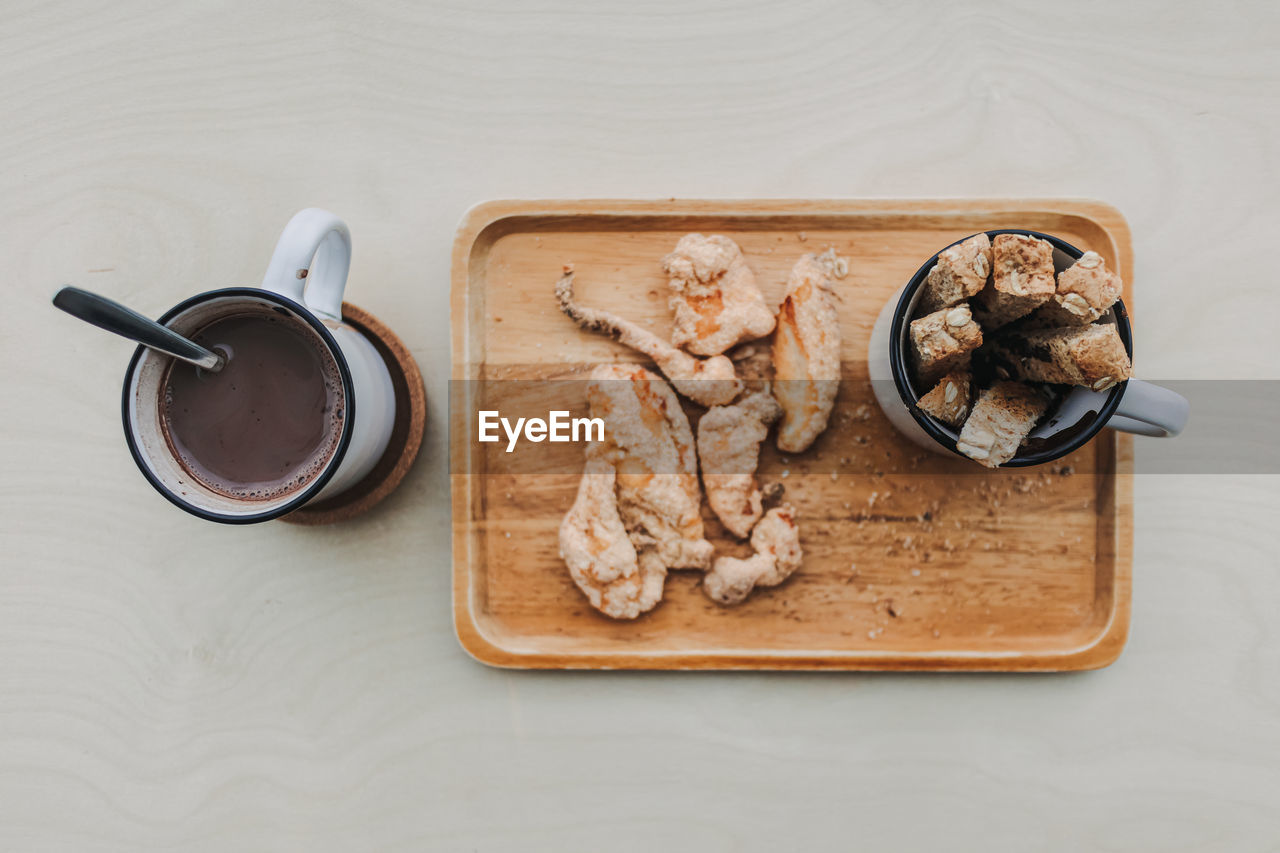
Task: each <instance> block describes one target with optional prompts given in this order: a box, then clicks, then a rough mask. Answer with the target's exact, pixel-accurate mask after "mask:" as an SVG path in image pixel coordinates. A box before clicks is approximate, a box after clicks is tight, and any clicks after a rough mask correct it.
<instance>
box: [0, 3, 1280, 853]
mask: <svg viewBox="0 0 1280 853" xmlns="http://www.w3.org/2000/svg"><path fill="white" fill-rule="evenodd" d="M3 21H4V25H3V27H0V81H2V83H0V117H2V119H3V120H2V121H0V164H2V168H0V199H3V204H2V205H0V259H3V263H4V281H3V285H2V286H3V288H4V290H3V292H4V296H5V306H6V309H7V310H6V312H5V317H4V321H3V331H2V332H0V357H2V362H0V363H2V364H3V379H2V380H0V382H2V383H3V386H2V387H3V418H2V421H0V422H2V423H3V426H2V427H0V429H2V430H3V432H2V433H0V472H2V477H0V537H2V539H0V850H5V851H9V850H12V851H44V850H51V851H53V850H56V851H62V850H69V851H71V850H73V851H98V850H152V849H164V850H211V851H213V850H217V851H226V850H235V851H252V850H307V851H317V850H344V851H345V850H371V851H372V850H378V851H391V850H396V851H411V850H412V851H418V850H483V851H491V850H553V851H569V850H592V851H594V850H636V851H648V850H654V849H670V850H684V849H691V850H726V851H728V850H744V849H767V850H777V849H782V850H787V849H810V850H821V849H851V848H856V849H868V850H894V849H903V850H938V849H974V850H983V851H991V850H1011V851H1025V850H1036V849H1062V850H1084V849H1099V850H1107V851H1147V850H1155V849H1160V850H1215V851H1217V850H1267V849H1275V845H1276V844H1277V843H1278V841H1280V809H1278V808H1277V805H1278V804H1280V616H1277V602H1280V571H1277V569H1278V568H1280V566H1278V563H1280V560H1278V559H1277V553H1280V533H1278V530H1280V525H1277V522H1276V518H1277V516H1278V515H1280V482H1278V480H1280V478H1278V477H1277V476H1275V475H1269V476H1264V475H1254V476H1210V475H1187V476H1172V475H1161V476H1154V475H1152V476H1142V477H1139V478H1138V482H1137V484H1136V490H1135V492H1136V555H1135V572H1134V574H1135V584H1134V597H1133V626H1132V633H1131V637H1130V640H1129V645H1128V648H1127V650H1126V651H1125V653H1124V654H1123V655H1122V656H1121V658H1120V660H1119V661H1118V662H1117V663H1116V664H1115V665H1113V666H1112V667H1110V668H1108V669H1105V670H1102V671H1099V672H1093V673H1085V674H1079V675H1069V676H1066V675H1047V676H996V675H979V676H954V675H953V676H936V675H935V676H930V675H888V676H886V675H862V676H859V675H852V676H851V675H835V676H832V675H826V676H817V675H804V674H798V675H796V674H792V675H777V674H773V675H771V674H750V673H746V674H718V675H717V674H698V675H687V674H686V675H681V674H661V675H660V674H621V673H615V674H589V673H569V674H566V673H523V672H505V671H499V670H493V669H488V668H485V667H483V666H481V665H479V664H477V663H475V662H473V661H472V660H470V659H469V658H468V657H467V656H466V655H465V654H464V653H463V652H462V651H461V649H460V648H459V646H458V644H457V642H456V641H455V638H454V635H453V626H452V624H451V620H450V610H449V573H450V565H449V517H448V506H449V503H448V481H447V471H448V463H447V459H446V456H445V453H444V448H445V446H446V445H445V438H446V437H445V435H444V424H445V414H446V412H445V399H446V388H447V376H448V352H449V348H448V340H449V334H448V307H447V301H448V275H449V251H450V243H451V240H452V237H453V231H454V227H455V225H456V223H457V222H458V220H459V218H460V216H461V214H462V213H463V212H464V211H465V210H466V209H467V208H468V207H469V206H470V205H472V204H474V203H476V202H478V201H481V200H484V199H487V198H494V197H512V198H522V197H524V198H536V197H667V196H680V197H690V198H696V197H707V198H714V197H771V196H772V197H866V196H889V197H929V196H960V197H964V196H1016V197H1054V196H1081V197H1092V198H1098V199H1101V200H1104V201H1107V202H1110V203H1112V204H1114V205H1116V206H1117V207H1118V208H1119V209H1120V210H1121V211H1122V212H1123V213H1124V214H1125V215H1126V216H1127V217H1128V220H1129V223H1130V225H1131V227H1132V230H1133V236H1134V248H1135V256H1136V267H1137V272H1136V281H1135V291H1136V310H1135V312H1134V313H1135V336H1136V344H1137V349H1138V352H1139V357H1138V359H1137V368H1138V372H1139V374H1140V375H1141V376H1143V377H1145V378H1150V379H1156V380H1159V379H1170V378H1176V379H1193V378H1215V379H1221V378H1237V379H1238V378H1254V379H1277V378H1280V359H1277V356H1276V344H1275V341H1276V337H1277V336H1276V332H1275V317H1276V316H1278V315H1280V288H1277V286H1276V282H1275V273H1274V270H1273V267H1274V262H1273V259H1272V255H1273V252H1274V248H1275V245H1276V235H1277V233H1280V206H1278V205H1277V202H1276V197H1277V189H1278V188H1280V181H1278V180H1277V176H1278V173H1280V167H1278V166H1277V163H1278V162H1280V50H1278V49H1277V44H1280V6H1277V5H1276V4H1274V3H1266V2H1247V3H1233V4H1228V5H1220V4H1198V5H1184V4H1160V3H1131V4H1119V3H1110V2H1104V3H1095V4H1087V5H1084V6H1075V5H1070V4H1065V5H1064V4H1052V5H1050V4H1041V5H1036V4H1026V5H1015V4H1004V3H1001V4H991V5H978V4H972V3H951V4H945V5H944V4H937V5H936V6H933V7H928V6H925V5H923V4H921V5H919V6H908V5H906V4H892V3H839V2H826V3H817V2H794V3H760V2H745V0H723V2H718V3H714V4H699V3H690V2H658V3H653V4H645V3H613V2H606V3H592V4H572V3H567V2H558V3H554V4H531V3H516V2H507V3H500V2H483V3H448V4H426V3H411V2H379V3H360V4H356V3H341V2H328V0H322V2H317V3H312V4H306V5H294V4H277V3H265V4H264V3H258V4H250V3H242V4H238V3H212V2H211V3H190V4H186V3H171V4H165V3H143V2H134V0H127V1H125V0H122V2H115V3H88V2H72V3H62V4H51V3H39V2H10V3H6V4H5V6H4V9H3ZM312 205H314V206H320V207H325V208H329V209H331V210H334V211H336V212H338V213H339V214H340V215H342V216H343V217H344V218H345V219H346V220H347V221H348V222H349V223H350V225H351V228H352V231H353V234H354V240H355V259H354V263H353V267H352V271H351V284H350V289H349V291H348V294H349V299H350V300H351V301H352V302H354V303H356V304H358V305H360V306H362V307H364V308H367V309H368V310H370V311H372V312H373V313H375V314H376V315H377V316H379V317H381V318H383V319H384V320H387V321H388V322H389V323H391V324H392V325H393V326H394V327H395V328H396V329H397V330H398V332H399V333H400V335H401V336H402V337H403V338H404V340H405V341H406V342H407V343H408V344H409V346H410V347H411V348H412V350H413V353H414V355H415V356H416V358H417V359H418V361H419V363H420V365H421V366H422V370H423V373H424V374H425V376H426V381H427V390H428V394H429V398H430V406H431V410H430V421H429V427H428V435H427V440H426V444H425V446H424V452H423V458H422V459H421V460H420V461H419V464H418V465H417V466H416V468H415V469H414V471H413V472H411V474H410V476H409V478H408V479H407V480H406V481H405V483H404V485H403V487H402V488H401V489H400V491H399V492H398V493H397V494H395V495H394V496H393V497H392V498H391V499H390V500H389V501H388V502H387V503H386V504H385V505H384V506H383V507H382V508H381V509H380V510H379V511H377V512H376V513H373V514H371V515H369V516H367V517H365V518H362V519H360V520H358V521H355V522H352V523H349V524H345V525H342V526H338V527H333V528H327V529H301V528H297V527H293V526H289V525H285V524H281V523H271V524H266V525H260V526H256V527H252V528H247V529H237V528H228V527H221V526H217V525H212V524H207V523H202V522H200V521H197V520H196V519H194V518H191V517H188V516H186V515H184V514H182V513H181V512H179V511H177V510H176V509H174V508H172V507H170V506H169V505H168V504H167V503H166V502H164V501H163V499H161V498H160V497H159V496H158V495H157V494H156V493H155V492H154V491H153V490H152V489H151V487H150V486H149V485H147V483H146V482H145V481H144V480H143V478H142V477H141V476H140V475H139V474H138V472H137V470H136V469H135V467H134V464H133V462H132V460H131V459H130V457H129V454H128V452H127V450H126V449H125V446H124V443H123V439H122V436H121V429H120V423H119V420H120V418H119V395H120V386H119V382H120V380H121V377H122V374H123V371H124V367H125V363H126V361H127V359H128V356H129V353H130V351H131V350H130V346H129V345H128V344H127V343H125V342H123V341H121V340H119V339H115V338H112V337H110V336H108V335H105V334H103V333H100V332H96V331H94V330H91V329H89V328H88V327H85V326H82V325H80V324H77V323H76V322H75V321H74V320H71V319H70V318H68V317H66V316H64V315H61V314H59V313H58V312H56V311H55V310H54V309H52V308H51V307H50V306H49V304H48V301H49V297H50V296H51V294H52V293H53V291H54V289H55V288H56V287H57V286H58V285H60V284H63V283H76V284H79V285H81V286H83V287H87V288H90V289H93V290H98V291H101V292H104V293H106V294H108V295H111V296H114V297H116V298H119V299H121V300H122V301H124V302H126V303H128V304H130V305H133V306H135V307H137V308H139V309H140V310H143V311H145V312H147V313H150V314H152V315H158V314H159V313H161V312H162V311H163V310H165V309H166V308H168V307H169V306H171V305H172V304H174V303H176V302H178V301H179V300H181V299H182V298H184V297H186V296H188V295H190V294H192V293H194V292H196V291H199V290H203V289H208V288H211V287H217V286H226V285H233V284H255V283H257V282H258V281H259V280H260V278H261V275H262V272H263V270H264V268H265V265H266V263H267V260H268V257H269V255H270V251H271V248H272V246H273V245H274V242H275V239H276V236H277V235H278V233H279V231H280V229H281V227H283V225H284V223H285V221H286V220H287V219H288V217H289V216H290V215H291V214H292V213H293V212H294V211H295V210H297V209H298V208H301V207H305V206H312ZM1138 453H1139V464H1141V453H1142V449H1141V447H1139V449H1138Z"/></svg>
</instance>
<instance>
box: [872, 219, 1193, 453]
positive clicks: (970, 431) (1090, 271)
mask: <svg viewBox="0 0 1280 853" xmlns="http://www.w3.org/2000/svg"><path fill="white" fill-rule="evenodd" d="M1121 289H1122V283H1121V281H1120V278H1119V276H1118V275H1116V274H1115V273H1114V272H1112V271H1109V270H1108V269H1107V266H1106V262H1105V261H1104V260H1103V259H1102V257H1101V256H1100V255H1098V254H1096V253H1094V252H1082V251H1081V250H1079V249H1077V248H1075V247H1074V246H1072V245H1070V244H1069V243H1066V242H1064V241H1063V240H1061V239H1058V238H1056V237H1052V236H1050V235H1047V234H1041V233H1039V232H1035V231H1026V230H1019V229H1005V230H996V231H988V232H984V233H980V234H975V235H973V236H971V237H967V238H965V239H964V240H960V241H957V242H956V243H953V244H952V245H951V246H948V247H947V248H945V249H943V250H942V251H941V252H939V253H938V254H936V255H934V256H933V257H932V258H930V259H929V260H928V261H927V262H926V263H925V264H924V265H923V266H922V267H921V268H920V269H919V271H917V272H916V274H915V275H914V276H913V277H912V278H911V280H910V281H908V282H907V284H906V285H904V286H903V287H902V288H901V289H900V290H899V291H898V292H897V294H895V296H894V297H893V298H892V299H890V300H889V301H888V303H886V305H885V306H884V308H883V309H882V310H881V312H880V315H879V317H878V318H877V320H876V323H875V327H874V328H873V330H872V333H871V344H870V351H869V353H868V360H869V371H870V376H871V382H872V389H873V391H874V393H875V396H876V400H877V402H879V404H880V407H881V409H883V410H884V413H885V416H886V417H888V418H889V421H890V422H891V423H893V425H894V426H895V427H896V428H897V429H898V430H899V431H900V432H902V433H903V434H904V435H906V436H907V437H908V438H910V439H911V440H912V441H914V442H916V443H917V444H919V445H921V446H923V447H926V448H928V449H930V450H935V451H937V452H940V453H956V454H960V455H963V456H967V457H969V458H971V459H973V460H974V461H976V462H979V463H981V464H983V465H986V466H987V467H993V468H994V467H1022V466H1027V465H1038V464H1041V463H1044V462H1049V461H1051V460H1053V459H1058V458H1060V457H1062V456H1065V455H1066V454H1068V453H1070V452H1071V451H1073V450H1075V449H1076V448H1078V447H1080V446H1082V445H1083V444H1085V443H1086V442H1088V441H1089V440H1090V439H1091V438H1093V437H1094V436H1095V435H1096V434H1097V433H1098V432H1099V431H1101V430H1102V429H1103V428H1104V427H1111V428H1112V429H1118V430H1121V431H1124V432H1131V433H1136V434H1138V435H1147V436H1160V437H1168V436H1174V435H1177V434H1178V433H1179V432H1180V431H1181V430H1182V428H1183V427H1184V426H1185V425H1186V422H1187V416H1188V410H1189V406H1188V404H1187V401H1186V399H1185V398H1183V397H1182V396H1181V395H1179V394H1176V393H1174V392H1173V391H1170V390H1168V389H1167V388H1162V387H1160V386H1158V385H1153V384H1151V383H1149V382H1143V381H1142V380H1139V379H1133V378H1131V376H1130V373H1131V359H1132V356H1133V344H1132V336H1131V334H1130V328H1129V317H1128V313H1127V312H1126V311H1125V307H1124V303H1123V302H1122V301H1121V299H1120V293H1121ZM984 344H985V345H984ZM979 348H981V349H979ZM975 353H977V357H976V358H975Z"/></svg>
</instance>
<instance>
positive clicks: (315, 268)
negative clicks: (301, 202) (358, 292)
mask: <svg viewBox="0 0 1280 853" xmlns="http://www.w3.org/2000/svg"><path fill="white" fill-rule="evenodd" d="M350 269H351V232H350V231H348V230H347V223H345V222H343V221H342V220H341V219H339V218H338V217H337V216H335V215H334V214H332V213H330V212H329V211H327V210H321V209H320V208H318V207H309V208H307V209H306V210H300V211H298V212H297V213H296V214H294V216H293V218H292V219H290V220H289V224H288V225H286V226H285V227H284V232H283V233H281V235H280V240H279V241H278V242H277V243H276V249H275V251H274V252H273V253H272V254H271V263H270V264H268V265H267V272H266V274H265V275H264V276H263V277H262V289H263V290H269V291H271V292H272V293H278V294H280V295H281V296H287V297H289V298H290V299H292V300H293V301H294V302H300V303H302V304H303V305H306V306H307V308H309V309H310V310H311V312H312V313H313V314H315V315H316V316H318V317H320V318H321V319H323V320H333V321H335V322H341V321H342V291H343V290H345V289H346V286H347V272H348V271H349V270H350Z"/></svg>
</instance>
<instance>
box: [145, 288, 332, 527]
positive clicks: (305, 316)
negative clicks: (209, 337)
mask: <svg viewBox="0 0 1280 853" xmlns="http://www.w3.org/2000/svg"><path fill="white" fill-rule="evenodd" d="M236 296H239V297H252V298H254V299H261V300H263V301H266V302H274V303H276V304H277V305H279V306H280V307H282V308H285V309H287V310H288V311H289V312H290V313H291V314H292V315H293V316H295V317H296V318H297V319H299V320H301V321H302V322H304V323H306V324H307V325H308V326H310V327H311V329H312V331H314V332H315V333H316V334H317V335H319V336H320V339H321V340H322V341H324V343H325V346H327V347H328V348H329V352H330V354H332V356H333V360H334V362H336V363H337V365H338V374H339V375H340V376H341V377H342V396H343V408H344V409H345V412H344V417H343V420H342V434H341V435H340V436H339V437H338V446H337V448H335V449H334V451H333V456H332V457H330V459H329V463H328V464H327V465H325V467H324V470H323V471H321V472H320V475H319V476H318V477H316V478H315V479H314V480H312V481H311V482H310V483H308V484H307V486H306V488H304V489H303V490H302V491H300V492H299V493H298V494H297V495H295V496H294V497H293V498H291V499H290V500H289V501H287V502H286V503H283V504H281V505H280V506H278V507H276V508H275V509H272V510H267V511H266V512H259V513H252V514H249V515H226V514H224V513H220V512H211V511H210V510H207V509H203V508H202V507H198V506H195V505H194V504H192V503H189V502H188V501H186V500H184V499H182V498H181V497H179V496H178V495H176V494H174V493H173V492H172V491H171V490H170V489H169V488H168V487H167V486H166V485H165V484H164V483H163V482H161V481H160V478H159V477H157V476H156V474H155V472H154V471H152V470H151V467H150V466H149V465H148V464H147V462H146V459H145V458H144V457H143V454H142V451H141V450H140V449H139V448H138V445H137V443H136V442H135V441H134V439H133V429H132V427H131V425H130V422H129V386H130V385H132V384H133V374H134V371H135V370H136V369H137V367H138V363H139V362H140V361H141V360H142V356H143V354H144V352H145V351H146V347H142V346H139V347H138V348H137V349H136V350H134V353H133V358H131V359H130V360H129V367H128V368H127V369H126V370H125V374H124V391H123V392H122V394H121V400H120V404H121V415H122V417H123V420H124V436H125V440H126V441H127V442H128V444H129V452H130V453H131V454H133V461H134V462H135V463H137V465H138V470H140V471H142V475H143V476H144V477H146V478H147V482H149V483H150V484H151V485H152V486H154V487H155V489H156V491H158V492H159V493H160V494H162V495H164V497H165V498H167V499H168V501H169V502H170V503H172V504H174V505H175V506H177V507H179V508H180V509H184V510H186V511H187V512H189V513H191V514H192V515H195V516H198V517H200V518H203V519H205V520H206V521H216V522H219V523H221V524H257V523H259V522H263V521H271V520H272V519H275V518H280V517H281V516H284V515H288V514H289V513H291V512H293V511H294V510H295V509H298V508H299V507H301V506H302V505H303V504H305V503H306V502H307V501H309V500H311V499H312V498H313V497H315V496H316V495H318V494H319V493H320V490H321V489H323V488H324V487H325V486H326V485H327V484H328V483H329V481H330V480H331V479H333V475H334V474H335V473H336V472H337V470H338V467H339V466H340V465H341V464H342V460H343V459H344V458H345V457H346V455H347V446H348V445H350V444H351V432H352V429H353V427H354V426H355V413H356V397H355V386H354V384H353V383H352V381H351V367H350V366H349V365H348V364H347V359H346V356H345V355H343V354H342V350H341V349H340V348H339V347H338V341H337V339H336V338H334V336H333V333H332V332H330V331H329V330H328V329H327V328H325V325H324V324H323V323H321V322H320V321H319V320H317V319H316V318H315V317H314V316H313V315H312V314H311V312H310V311H308V310H307V308H306V307H305V306H303V305H300V304H299V303H297V302H295V301H293V300H292V299H290V298H289V297H287V296H281V295H280V294H279V293H274V292H272V291H270V290H262V289H261V288H257V287H226V288H222V289H221V290H210V291H206V292H205V293H199V294H197V295H195V296H192V297H191V298H190V299H187V300H185V301H183V302H180V303H178V304H177V305H175V306H173V307H172V308H170V309H169V310H168V311H166V312H165V313H164V315H163V316H161V317H160V320H159V322H160V323H162V324H165V325H167V324H168V323H169V321H170V320H172V319H173V318H174V317H176V316H178V315H179V314H181V313H182V312H184V311H187V310H189V309H191V308H193V307H195V306H196V305H199V304H201V303H203V302H208V301H209V300H212V299H221V298H226V297H236Z"/></svg>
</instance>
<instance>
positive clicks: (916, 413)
mask: <svg viewBox="0 0 1280 853" xmlns="http://www.w3.org/2000/svg"><path fill="white" fill-rule="evenodd" d="M979 233H980V232H979ZM986 234H987V236H988V237H995V236H996V235H998V234H1027V235H1030V236H1032V237H1038V238H1039V239H1041V240H1044V241H1046V242H1048V243H1050V244H1051V245H1053V247H1054V248H1056V249H1060V250H1061V251H1062V252H1063V253H1064V254H1066V255H1067V256H1068V257H1070V258H1072V259H1077V260H1078V259H1079V258H1080V256H1081V255H1083V254H1084V252H1082V251H1081V250H1079V249H1077V248H1076V247H1075V246H1072V245H1071V244H1070V243H1068V242H1066V241H1065V240H1063V239H1061V238H1059V237H1054V236H1053V235H1052V234H1043V233H1041V232H1039V231H1030V230H1028V229H1025V228H998V229H995V230H992V231H987V232H986ZM973 236H976V234H970V235H969V237H973ZM969 237H963V238H961V239H959V240H956V241H955V242H954V243H951V244H949V245H947V246H943V247H942V248H941V249H939V250H938V251H937V252H935V253H934V254H933V257H931V258H929V260H927V261H925V262H924V264H923V265H922V266H921V267H920V269H918V270H917V271H916V274H915V275H914V276H912V277H911V279H910V281H908V282H907V286H906V287H905V288H904V289H903V291H902V297H901V298H900V299H899V300H898V307H897V309H896V310H895V311H894V313H893V325H892V326H891V327H890V328H891V331H890V336H889V368H890V371H891V372H892V373H893V383H894V385H895V386H896V387H897V389H898V396H899V397H901V398H902V402H903V404H904V405H905V406H906V407H907V411H909V412H910V413H911V416H912V417H913V418H915V420H916V423H918V424H920V427H921V429H923V430H924V431H925V432H926V433H928V434H929V435H930V436H931V437H932V438H933V439H934V440H935V441H937V442H938V443H939V444H941V445H942V446H943V447H945V448H947V449H948V450H950V451H951V452H952V453H954V454H956V455H957V456H964V454H963V453H961V452H960V451H959V450H956V440H955V438H953V437H952V436H950V435H948V434H947V432H946V431H945V430H943V428H942V427H941V426H939V425H938V423H937V422H936V421H935V420H934V419H933V418H932V417H930V416H929V415H927V414H925V413H924V412H922V411H921V410H920V407H919V406H917V405H916V400H917V397H916V395H915V392H914V391H913V390H912V388H911V377H910V376H909V375H908V371H907V357H906V348H907V335H906V325H907V320H908V318H909V314H910V310H911V302H912V298H913V297H914V296H915V294H916V291H917V290H919V289H920V286H921V285H923V284H924V280H925V277H926V276H928V274H929V270H931V269H933V265H934V264H936V263H937V262H938V255H940V254H942V253H943V252H945V251H946V250H947V249H950V248H951V247H952V246H955V245H957V244H959V243H963V242H964V241H965V240H968V239H969ZM1112 311H1113V313H1114V316H1115V320H1116V331H1117V332H1118V333H1119V335H1120V340H1121V342H1122V343H1123V344H1124V349H1125V352H1126V353H1128V355H1129V359H1130V361H1132V360H1133V336H1132V331H1131V329H1130V327H1129V312H1128V311H1127V310H1126V309H1125V307H1124V301H1123V300H1120V299H1118V300H1116V304H1115V305H1114V306H1112ZM1128 384H1129V383H1128V381H1127V380H1126V381H1124V382H1120V383H1117V384H1116V386H1115V387H1114V388H1112V389H1111V393H1110V394H1109V395H1107V400H1106V402H1105V403H1103V405H1102V409H1101V410H1100V411H1099V412H1098V415H1097V417H1095V418H1094V421H1093V423H1092V424H1090V426H1089V428H1088V429H1086V430H1085V431H1084V432H1082V433H1079V434H1078V435H1075V436H1073V437H1072V438H1070V439H1068V440H1067V441H1066V442H1064V443H1063V444H1060V445H1055V446H1054V447H1052V448H1048V449H1045V450H1039V451H1035V452H1033V453H1026V452H1024V451H1021V450H1020V451H1019V452H1018V453H1017V455H1015V456H1014V457H1013V458H1012V459H1010V460H1009V461H1008V462H1006V463H1004V464H1003V465H1001V466H1000V467H1002V468H1025V467H1027V466H1030V465H1043V464H1044V463H1045V462H1052V461H1053V460H1055V459H1061V458H1062V457H1063V456H1066V455H1067V454H1068V453H1071V452H1072V451H1073V450H1077V449H1079V448H1080V447H1083V446H1084V445H1085V444H1086V443H1088V442H1089V441H1090V440H1092V439H1093V437H1094V436H1095V435H1097V434H1098V433H1099V432H1101V431H1102V429H1103V427H1105V426H1106V425H1107V421H1109V420H1111V416H1112V415H1113V414H1115V411H1116V409H1117V408H1118V407H1119V406H1120V398H1121V397H1123V396H1124V391H1125V388H1126V387H1127V386H1128ZM965 458H968V457H965Z"/></svg>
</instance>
